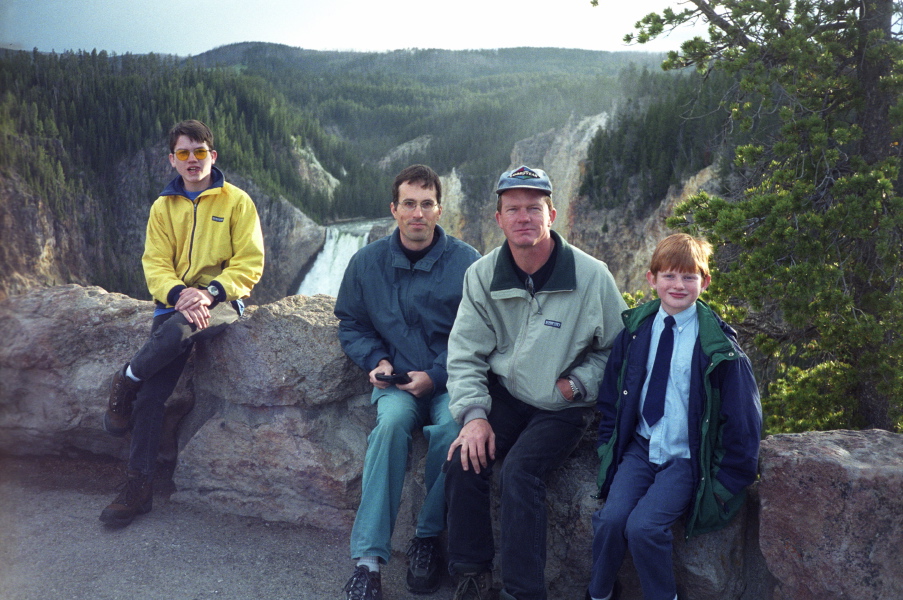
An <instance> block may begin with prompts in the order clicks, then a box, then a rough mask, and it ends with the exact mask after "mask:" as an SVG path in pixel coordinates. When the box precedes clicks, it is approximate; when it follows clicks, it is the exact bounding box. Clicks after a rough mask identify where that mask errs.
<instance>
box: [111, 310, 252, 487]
mask: <svg viewBox="0 0 903 600" xmlns="http://www.w3.org/2000/svg"><path fill="white" fill-rule="evenodd" d="M236 319H238V311H237V310H236V308H235V307H234V306H233V305H232V304H231V303H228V302H221V303H220V304H217V305H216V306H214V307H213V309H212V310H211V311H210V323H209V325H208V326H207V327H206V328H204V329H198V328H197V327H196V326H194V325H192V324H190V323H189V322H188V321H187V320H185V317H184V316H183V315H182V313H180V312H178V311H173V312H171V313H166V314H163V315H159V316H157V317H154V321H153V324H152V325H151V336H150V339H148V341H147V342H145V344H144V346H142V347H141V349H140V350H139V351H138V353H137V354H136V355H135V356H134V358H132V360H131V361H130V363H129V364H130V365H131V367H132V373H134V374H135V376H136V377H138V378H139V379H141V381H142V384H141V387H140V388H138V395H137V397H136V399H135V405H134V408H133V411H132V442H131V448H130V451H129V466H128V468H129V471H136V472H138V473H141V474H142V475H151V474H153V472H154V469H155V468H156V465H157V453H158V451H159V450H160V436H161V432H162V430H163V420H164V406H165V404H166V400H167V399H168V398H169V396H170V395H172V392H173V390H174V389H176V384H177V383H178V382H179V377H181V376H182V370H183V369H184V368H185V363H186V362H187V361H188V356H189V355H190V354H191V348H192V346H193V345H194V343H195V342H197V341H201V340H206V339H210V338H212V337H214V336H216V335H218V334H220V333H222V332H223V330H224V329H225V328H226V326H227V325H229V324H230V323H232V322H233V321H235V320H236Z"/></svg>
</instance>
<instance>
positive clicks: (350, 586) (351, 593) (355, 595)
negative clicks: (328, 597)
mask: <svg viewBox="0 0 903 600" xmlns="http://www.w3.org/2000/svg"><path fill="white" fill-rule="evenodd" d="M379 588H380V581H379V578H377V577H371V576H370V569H368V568H367V567H364V566H363V565H358V566H357V567H356V568H355V569H354V574H353V575H352V576H351V579H349V580H348V583H346V584H345V589H344V591H345V592H347V593H348V600H370V599H372V598H377V597H378V596H379Z"/></svg>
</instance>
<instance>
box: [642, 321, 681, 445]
mask: <svg viewBox="0 0 903 600" xmlns="http://www.w3.org/2000/svg"><path fill="white" fill-rule="evenodd" d="M672 327H674V317H672V316H670V315H668V316H667V317H665V328H664V329H663V330H662V335H661V337H659V338H658V349H657V350H656V351H655V362H654V363H652V375H651V376H650V377H649V387H647V388H646V400H645V401H644V402H643V418H644V419H646V424H647V425H649V427H652V426H653V425H655V424H656V423H658V420H659V419H661V418H662V415H663V414H665V390H666V389H667V388H668V375H669V374H670V372H671V354H672V352H673V351H674V330H673V329H672Z"/></svg>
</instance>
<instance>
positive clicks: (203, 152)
mask: <svg viewBox="0 0 903 600" xmlns="http://www.w3.org/2000/svg"><path fill="white" fill-rule="evenodd" d="M173 154H175V155H176V158H178V159H179V160H188V155H189V154H194V157H195V158H196V159H198V160H204V159H205V158H207V155H208V154H210V150H208V149H207V148H195V149H194V150H185V149H184V148H182V149H181V150H176V151H175V152H173Z"/></svg>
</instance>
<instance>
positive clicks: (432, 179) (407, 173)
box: [392, 165, 442, 205]
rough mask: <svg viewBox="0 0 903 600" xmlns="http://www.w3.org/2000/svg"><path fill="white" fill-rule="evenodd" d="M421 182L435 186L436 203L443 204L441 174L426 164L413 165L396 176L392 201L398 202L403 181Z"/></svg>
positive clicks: (430, 186) (421, 183) (424, 185)
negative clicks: (399, 189)
mask: <svg viewBox="0 0 903 600" xmlns="http://www.w3.org/2000/svg"><path fill="white" fill-rule="evenodd" d="M407 182H411V183H419V184H420V186H421V187H424V188H434V189H435V190H436V204H442V182H441V181H439V176H438V175H437V174H436V172H435V171H433V170H432V169H431V168H429V167H428V166H426V165H411V166H410V167H407V168H406V169H404V170H403V171H402V172H401V173H399V174H398V175H396V176H395V183H393V184H392V202H393V203H394V204H396V205H397V204H398V188H400V187H401V184H402V183H407Z"/></svg>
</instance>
